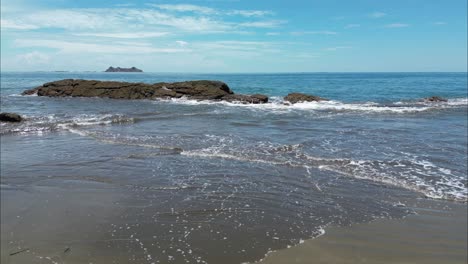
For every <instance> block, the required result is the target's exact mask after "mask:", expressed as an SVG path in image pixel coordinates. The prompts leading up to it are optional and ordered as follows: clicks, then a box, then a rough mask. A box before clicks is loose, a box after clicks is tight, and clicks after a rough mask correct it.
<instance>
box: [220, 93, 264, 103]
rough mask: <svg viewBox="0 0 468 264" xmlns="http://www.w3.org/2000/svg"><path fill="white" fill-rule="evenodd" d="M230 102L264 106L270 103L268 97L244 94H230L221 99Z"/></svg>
mask: <svg viewBox="0 0 468 264" xmlns="http://www.w3.org/2000/svg"><path fill="white" fill-rule="evenodd" d="M221 99H222V100H223V101H228V102H241V103H245V104H264V103H267V102H268V96H266V95H262V94H253V95H243V94H228V95H225V96H223V98H221Z"/></svg>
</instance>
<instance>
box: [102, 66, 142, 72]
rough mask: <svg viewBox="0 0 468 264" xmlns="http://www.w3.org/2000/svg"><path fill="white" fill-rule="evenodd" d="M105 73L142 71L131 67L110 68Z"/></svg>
mask: <svg viewBox="0 0 468 264" xmlns="http://www.w3.org/2000/svg"><path fill="white" fill-rule="evenodd" d="M105 72H143V71H142V70H140V69H138V68H136V67H131V68H120V67H117V68H114V67H112V66H110V67H109V68H108V69H107V70H106V71H105Z"/></svg>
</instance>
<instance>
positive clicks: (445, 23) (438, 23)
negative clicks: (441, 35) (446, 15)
mask: <svg viewBox="0 0 468 264" xmlns="http://www.w3.org/2000/svg"><path fill="white" fill-rule="evenodd" d="M433 24H434V25H436V26H443V25H447V22H443V21H437V22H434V23H433Z"/></svg>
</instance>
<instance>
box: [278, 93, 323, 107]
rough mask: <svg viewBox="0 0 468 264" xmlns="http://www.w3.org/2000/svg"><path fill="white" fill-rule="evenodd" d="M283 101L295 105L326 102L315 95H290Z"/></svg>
mask: <svg viewBox="0 0 468 264" xmlns="http://www.w3.org/2000/svg"><path fill="white" fill-rule="evenodd" d="M284 101H287V102H290V103H292V104H295V103H299V102H319V101H328V100H327V99H325V98H322V97H319V96H315V95H308V94H303V93H290V94H288V95H287V96H286V97H285V98H284Z"/></svg>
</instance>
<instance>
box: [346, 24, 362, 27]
mask: <svg viewBox="0 0 468 264" xmlns="http://www.w3.org/2000/svg"><path fill="white" fill-rule="evenodd" d="M358 27H361V24H348V25H346V26H345V28H358Z"/></svg>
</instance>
